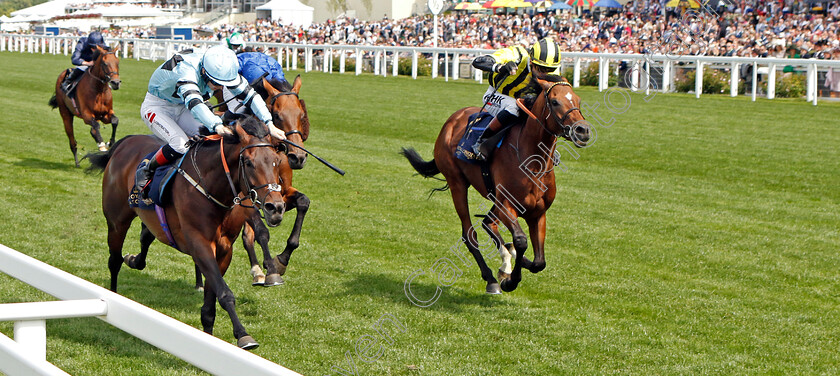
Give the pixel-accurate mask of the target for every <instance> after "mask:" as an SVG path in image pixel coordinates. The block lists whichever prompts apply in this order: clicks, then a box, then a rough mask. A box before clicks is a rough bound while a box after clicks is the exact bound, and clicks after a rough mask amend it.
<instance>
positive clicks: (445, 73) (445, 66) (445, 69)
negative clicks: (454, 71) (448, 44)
mask: <svg viewBox="0 0 840 376" xmlns="http://www.w3.org/2000/svg"><path fill="white" fill-rule="evenodd" d="M449 69H450V68H449V53H448V52H446V51H444V52H443V76H444V77H445V79H444V81H446V82H449Z"/></svg>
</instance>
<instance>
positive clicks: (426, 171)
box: [400, 148, 440, 178]
mask: <svg viewBox="0 0 840 376" xmlns="http://www.w3.org/2000/svg"><path fill="white" fill-rule="evenodd" d="M400 154H402V155H403V157H405V159H408V163H411V167H414V170H415V171H417V173H418V174H420V175H422V176H423V177H425V178H430V177H433V176H435V175H437V174H439V173H440V169H438V167H437V164H435V160H434V159H432V160H431V161H428V162H427V161H424V160H423V157H421V156H420V154H419V153H417V150H414V148H408V149H406V148H402V152H400Z"/></svg>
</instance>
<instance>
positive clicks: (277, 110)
mask: <svg viewBox="0 0 840 376" xmlns="http://www.w3.org/2000/svg"><path fill="white" fill-rule="evenodd" d="M301 85H302V81H301V78H300V76H297V77H296V78H295V79H294V81H293V82H292V83H291V84H289V83H288V82H286V81H280V82H275V83H274V85H272V84H271V83H269V82H268V81H267V80H265V79H260V81H259V82H256V83H255V84H254V85H252V86H254V89H255V90H256V91H257V92H258V93H259V94H260V96H262V97H263V98H265V102H266V106H267V107H268V109H269V111H270V112H271V117H272V120H273V122H274V124H275V125H276V126H277V127H278V128H280V129H281V130H283V131H284V132H285V133H286V139H287V140H289V141H291V142H292V143H294V144H296V145H300V146H303V143H304V141H306V139H307V138H308V137H309V115H308V113H307V111H306V104H305V103H304V101H303V100H302V99H300V98H299V97H298V94H299V93H300V88H301ZM275 86H276V88H275ZM216 98H217V99H219V100H222V99H221V93H220V92H217V95H216ZM283 150H284V153H282V154H281V155H280V157H281V161H282V163H281V169H280V185H281V186H282V187H283V200H284V203H285V204H286V210H287V211H288V210H292V209H296V210H297V215H296V216H295V224H294V226H293V227H292V231H291V233H290V234H289V238H288V239H287V240H286V248H285V249H284V250H283V253H281V254H279V255H277V256H276V258H273V257H272V256H271V251H270V249H269V247H268V241H269V239H270V234H269V232H268V229H267V228H266V227H265V225H264V224H263V223H262V221H261V220H260V217H259V213H258V212H257V211H255V210H249V209H247V208H244V207H241V206H240V207H237V208H235V209H234V213H233V214H232V215H233V216H234V217H235V218H243V220H245V221H246V222H245V227H244V228H243V230H242V245H243V246H244V247H245V250H246V251H247V252H248V259H249V260H250V262H251V277H252V278H253V282H252V285H254V286H278V285H281V284H283V283H285V282H284V281H283V278H282V277H281V276H282V275H284V274H285V273H286V267H287V266H288V265H289V259H290V258H291V257H292V252H293V251H294V250H295V249H297V248H298V246H299V245H300V233H301V228H302V226H303V220H304V218H305V217H306V212H307V211H308V210H309V202H310V201H309V197H307V196H306V195H305V194H303V192H300V191H298V190H297V189H295V188H294V187H293V186H292V177H293V171H292V170H299V169H302V168H303V166H304V164H305V163H306V156H307V154H306V152H304V151H303V150H301V149H298V148H295V147H285V148H283ZM255 241H256V242H257V243H259V245H260V248H262V251H263V267H265V269H266V272H267V273H263V270H262V268H261V267H260V265H259V261H257V255H256V250H255V248H254V242H255ZM147 248H148V246H145V247H143V244H142V243H141V254H145V250H146V249H147ZM195 281H196V282H195V287H196V289H199V290H200V289H201V288H202V287H203V283H202V281H201V274H200V273H199V272H198V270H197V269H196V280H195Z"/></svg>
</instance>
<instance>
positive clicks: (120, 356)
mask: <svg viewBox="0 0 840 376" xmlns="http://www.w3.org/2000/svg"><path fill="white" fill-rule="evenodd" d="M0 61H2V65H3V67H4V74H3V76H2V78H0V99H1V100H2V101H1V102H2V105H3V110H4V111H3V113H2V117H0V118H2V127H0V131H2V137H0V171H2V173H0V218H2V224H3V226H2V228H0V243H2V244H5V245H7V246H10V247H12V248H14V249H17V250H19V251H21V252H24V253H26V254H28V255H31V256H33V257H36V258H38V259H40V260H43V261H45V262H47V263H49V264H51V265H54V266H57V267H59V268H61V269H64V270H67V271H69V272H71V273H73V274H75V275H78V276H80V277H82V278H84V279H87V280H89V281H91V282H93V283H96V284H98V285H100V286H107V284H108V280H109V277H108V270H107V266H106V260H107V257H108V252H107V247H106V244H105V236H106V228H105V221H104V218H103V217H102V214H101V209H100V185H101V178H100V176H97V175H93V176H91V175H85V174H84V173H83V172H82V170H81V169H76V168H74V167H73V159H72V155H71V154H70V152H69V150H68V147H67V139H66V137H65V136H64V132H63V129H62V126H61V121H60V117H59V115H58V111H54V110H51V109H50V108H49V107H48V106H47V104H46V102H47V100H48V98H49V97H50V95H51V89H52V88H53V87H54V84H55V78H54V77H55V76H56V75H57V74H58V72H59V71H60V70H61V69H63V68H65V67H66V66H67V65H68V63H69V59H68V57H66V56H41V55H32V54H20V53H10V52H4V53H0ZM156 65H157V63H153V62H146V61H140V62H138V61H134V60H123V61H122V62H121V66H120V68H121V72H120V73H121V77H122V80H123V88H122V89H121V90H120V91H118V92H116V93H115V95H114V102H115V111H116V113H117V115H118V116H120V118H121V125H120V128H119V130H118V135H119V136H124V135H128V134H135V133H149V131H148V129H147V128H146V127H145V126H144V125H143V124H142V122H141V120H140V117H139V106H140V102H141V101H142V98H143V95H144V91H145V86H146V83H147V81H148V77H149V75H150V74H151V72H152V70H153V69H154V68H155V67H156ZM303 82H304V84H303V89H302V92H301V97H302V98H304V99H306V101H307V107H308V108H309V111H310V114H311V119H312V134H311V137H310V139H309V141H308V142H307V148H310V149H311V150H312V151H313V152H315V153H317V154H319V155H321V156H323V157H325V158H327V159H328V160H330V161H331V162H333V163H334V164H336V165H337V166H339V167H341V168H343V169H345V170H347V175H346V176H345V177H340V176H338V175H337V174H335V173H333V172H332V171H330V170H329V169H327V168H326V167H324V166H322V165H320V164H319V163H318V162H317V161H315V160H314V159H310V160H309V161H308V165H307V167H306V168H305V169H304V170H301V171H299V172H297V173H296V176H295V185H296V187H298V188H299V189H300V190H301V191H303V192H305V193H306V194H307V195H308V196H309V197H310V198H311V200H312V208H311V210H310V213H309V216H308V218H307V220H306V226H305V228H304V231H303V236H302V243H301V247H300V249H299V250H298V251H297V252H296V253H295V255H294V256H293V258H292V262H291V265H290V269H289V272H288V274H287V275H286V280H287V284H286V285H285V286H282V287H278V288H254V287H251V286H250V283H249V281H250V277H249V275H248V268H247V258H246V257H245V254H244V252H243V251H242V248H241V246H240V245H239V244H237V246H236V249H237V251H236V254H235V259H234V262H233V265H232V267H231V270H230V271H229V273H228V275H227V278H226V279H227V282H228V284H229V285H230V286H231V288H232V289H233V292H234V293H235V294H236V297H237V309H238V312H239V316H240V318H241V319H242V321H243V323H244V325H245V326H246V327H247V329H248V330H249V332H250V334H251V335H253V336H254V337H255V338H256V339H257V340H258V341H259V342H260V343H261V346H260V347H259V348H258V349H257V350H255V351H254V352H255V353H256V354H258V355H260V356H262V357H265V358H267V359H269V360H272V361H275V362H277V363H280V364H282V365H284V366H287V367H289V368H291V369H294V370H296V371H298V372H301V373H303V374H308V375H309V374H312V375H315V374H317V375H325V374H336V375H337V374H339V373H338V372H335V371H332V370H331V367H332V366H339V367H343V368H345V369H346V368H347V367H348V366H347V363H346V360H345V353H347V352H350V354H351V355H352V356H353V359H354V360H355V365H356V367H357V374H359V375H421V374H422V375H497V374H504V375H513V374H523V375H557V374H638V375H659V374H690V375H695V374H784V375H788V374H802V375H813V374H837V373H840V355H838V354H840V353H838V351H837V348H838V345H839V343H838V342H839V341H838V338H840V329H838V328H840V318H838V315H837V313H838V298H840V281H839V280H838V274H840V272H839V271H838V270H839V269H840V268H838V266H840V257H838V252H837V250H838V248H840V247H838V245H840V233H839V232H838V224H840V217H839V216H838V212H840V210H838V209H840V173H838V172H840V124H838V118H840V106H838V105H837V104H833V103H820V105H819V106H817V107H814V106H812V105H811V104H808V103H806V102H804V101H802V100H773V101H767V100H758V101H757V102H751V101H750V100H749V98H729V97H723V96H703V97H702V98H701V99H699V100H698V99H695V98H693V96H688V95H679V94H675V95H657V96H656V97H654V98H652V99H651V100H650V101H648V102H645V101H644V100H643V97H642V96H640V95H636V94H634V95H632V97H631V98H632V105H631V106H630V110H629V111H627V112H626V113H624V114H621V115H611V114H610V112H609V111H607V110H606V109H605V107H604V105H603V104H602V105H601V108H600V110H599V111H600V113H601V114H602V116H603V117H605V118H606V119H609V118H610V117H612V116H614V117H615V119H616V120H615V123H614V125H612V126H611V127H610V128H605V127H603V126H597V125H596V126H597V127H598V138H597V141H596V142H595V143H594V145H593V146H592V147H590V148H587V149H582V150H578V151H579V153H580V158H579V159H578V160H573V159H571V158H569V157H568V156H564V163H565V164H566V166H567V167H568V170H567V171H566V172H560V171H558V174H557V182H558V195H557V197H558V199H557V201H555V203H554V206H553V207H552V209H551V210H550V211H549V216H548V238H547V246H546V257H547V263H548V267H547V269H546V270H545V271H543V272H542V273H539V274H531V273H525V275H524V278H523V281H522V283H521V284H520V286H519V288H518V289H517V290H516V291H514V292H513V293H508V294H504V295H502V296H487V295H485V294H484V283H483V281H481V279H480V278H479V275H478V268H477V267H476V266H475V265H474V263H473V262H470V263H468V264H467V265H466V266H464V265H462V264H460V263H459V264H458V265H459V266H462V270H463V273H464V274H463V275H462V276H461V277H460V278H459V279H458V280H457V281H455V282H454V284H452V286H450V287H444V288H443V289H442V293H441V296H440V298H439V300H437V301H436V302H435V303H434V304H433V305H431V306H430V307H428V308H419V307H417V306H414V305H412V304H411V303H410V302H409V301H408V299H407V298H406V296H405V294H404V292H403V286H404V281H405V280H406V279H407V278H408V277H409V276H410V275H411V274H412V273H413V272H414V271H416V270H418V269H420V270H425V271H426V273H427V274H426V275H423V276H420V277H418V278H417V279H416V280H415V282H414V285H413V286H414V289H415V294H416V295H417V296H419V297H424V298H425V297H429V296H431V295H432V294H433V293H434V291H435V286H436V285H437V281H436V279H434V278H433V277H432V276H431V275H430V270H429V269H430V267H431V266H432V264H433V263H434V262H435V261H436V260H437V259H439V258H441V257H444V256H447V255H448V254H449V253H448V249H449V247H451V246H452V245H454V244H455V243H456V242H457V240H458V238H459V235H460V230H459V228H460V227H459V224H458V221H457V217H456V216H455V212H454V209H453V208H452V204H451V199H450V198H449V195H448V193H442V194H436V195H435V196H433V197H432V198H431V199H430V200H427V199H426V195H427V193H428V191H429V189H431V188H434V187H437V186H440V185H441V183H440V182H437V181H432V180H424V179H422V178H420V177H418V176H415V175H414V174H413V170H412V169H411V168H410V166H409V165H408V163H407V162H406V161H405V160H403V159H402V158H401V157H400V156H399V155H398V151H399V148H400V147H402V146H413V147H415V148H417V150H418V151H420V153H421V154H422V155H423V156H424V157H425V158H431V151H432V146H433V143H434V139H435V137H436V136H437V133H438V131H439V129H440V126H441V124H442V123H443V121H444V120H445V119H446V118H447V117H448V115H449V114H450V113H451V112H453V111H454V110H456V109H458V108H460V107H463V106H467V105H474V104H476V103H478V102H479V101H480V99H479V98H480V97H481V95H482V93H483V92H484V90H485V85H479V84H476V83H474V82H472V81H469V80H460V81H458V82H444V81H443V80H442V79H439V80H435V81H432V80H429V79H421V80H417V81H414V80H411V79H409V78H403V77H400V78H393V77H387V78H382V77H373V76H370V75H365V76H361V77H356V76H353V75H350V74H348V75H338V74H332V75H326V74H323V73H308V74H304V75H303ZM578 93H579V94H580V96H581V97H582V98H583V99H584V100H585V101H586V102H588V103H590V104H591V103H595V102H603V94H602V93H598V92H597V91H596V90H594V89H592V88H581V89H579V90H578ZM104 128H105V132H106V134H110V133H109V132H110V129H109V127H104ZM76 132H77V137H78V140H79V144H80V145H81V146H82V147H83V149H84V150H86V151H91V150H94V149H95V145H94V142H93V140H92V139H91V138H90V136H89V135H88V127H87V126H85V125H82V124H81V123H80V122H79V121H78V120H77V126H76ZM83 165H86V162H83ZM479 205H480V200H478V199H477V198H476V197H475V196H473V201H472V203H471V208H472V209H473V210H476V209H478V207H479ZM291 222H292V221H291V220H286V221H285V222H284V223H283V225H282V226H281V227H279V228H276V229H272V235H273V237H274V238H273V240H272V245H273V246H274V249H275V251H276V252H279V251H280V250H281V247H282V246H283V245H284V244H285V237H286V236H287V234H288V231H289V229H290V227H291ZM138 230H139V226H137V224H136V223H135V228H134V229H132V231H131V232H130V233H129V236H128V239H127V241H126V252H128V251H131V252H136V251H137V248H138V247H137V244H138V236H137V234H138ZM529 253H530V251H529ZM498 261H499V260H498V258H494V259H491V260H490V261H489V263H490V265H491V267H493V268H495V267H496V266H497V265H498ZM192 271H193V267H192V265H191V264H190V260H189V258H188V257H187V256H185V255H183V254H180V253H178V252H176V251H174V250H172V249H169V248H167V247H165V246H163V245H162V244H160V243H155V245H153V246H152V249H151V252H150V256H149V266H148V267H147V268H146V270H143V271H136V270H128V269H127V268H123V272H122V273H121V275H120V293H121V294H123V295H125V296H126V297H129V298H131V299H135V300H137V301H138V302H140V303H142V304H145V305H147V306H149V307H151V308H154V309H157V310H159V311H161V312H163V313H165V314H167V315H170V316H172V317H175V318H176V319H178V320H181V321H183V322H186V323H187V324H189V325H192V326H193V327H197V328H198V327H200V322H199V307H200V305H201V297H200V294H198V293H196V292H195V291H194V290H193V289H192V281H193V276H192ZM0 286H2V287H0V303H9V302H21V301H34V300H41V299H44V298H48V297H47V296H45V295H44V294H43V293H40V292H38V291H37V290H34V289H32V288H30V287H28V286H25V285H23V284H22V283H20V282H18V281H15V280H13V279H11V278H9V277H8V276H5V275H0ZM386 314H390V315H393V316H394V317H396V318H397V319H398V320H399V321H400V322H401V323H402V324H403V325H404V326H405V329H406V330H405V332H399V331H394V330H392V331H391V333H392V336H393V339H394V343H393V344H389V343H387V342H384V344H383V346H382V353H381V354H380V356H379V357H378V358H377V359H371V361H370V362H365V361H362V360H361V359H359V358H358V356H357V355H356V353H355V350H354V346H355V345H356V343H357V341H360V340H361V341H364V340H365V339H370V338H372V337H365V336H376V335H377V334H376V333H377V332H376V330H375V329H374V328H373V325H374V324H375V323H376V322H377V320H379V319H380V317H383V315H386ZM386 326H387V325H386ZM47 328H48V348H47V351H48V354H47V358H48V360H49V361H51V362H53V363H55V364H56V365H58V366H59V367H61V368H62V369H64V370H66V371H67V372H69V373H71V374H74V375H102V374H103V370H108V371H107V374H115V375H116V374H118V375H152V374H154V375H192V374H200V373H202V372H201V371H200V370H198V369H196V368H194V367H192V366H190V365H188V364H186V363H184V362H182V361H180V360H179V359H177V358H174V357H172V356H170V355H167V354H165V353H163V352H162V351H160V350H158V349H156V348H154V347H152V346H150V345H147V344H145V343H144V342H142V341H139V340H137V339H134V338H132V337H130V336H128V335H127V334H125V333H123V332H121V331H120V330H118V329H115V328H113V327H110V326H109V325H107V324H105V323H103V322H101V321H99V320H97V319H67V320H55V321H50V322H49V324H48V326H47ZM0 332H3V333H4V334H6V335H11V333H12V324H11V323H0ZM216 336H217V337H219V338H222V339H224V340H226V341H229V342H233V337H232V334H231V326H230V322H229V320H228V318H227V316H226V315H225V314H224V313H223V311H222V310H219V316H218V317H217V320H216Z"/></svg>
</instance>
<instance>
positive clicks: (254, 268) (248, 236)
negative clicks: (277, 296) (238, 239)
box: [242, 219, 271, 286]
mask: <svg viewBox="0 0 840 376" xmlns="http://www.w3.org/2000/svg"><path fill="white" fill-rule="evenodd" d="M258 220H259V219H258ZM251 222H252V220H250V219H249V220H247V221H245V226H243V227H242V246H243V247H245V251H246V252H248V260H249V261H250V262H251V278H253V281H252V282H251V285H252V286H263V285H265V273H263V270H262V268H261V267H260V263H259V261H257V252H256V250H255V249H254V227H253V225H252V223H251ZM261 244H262V243H261ZM269 257H271V256H269ZM264 260H266V259H264Z"/></svg>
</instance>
